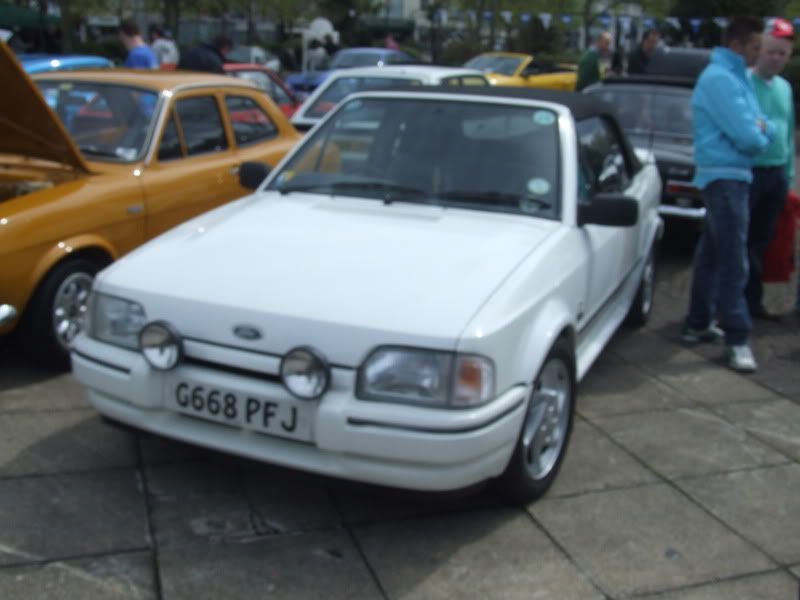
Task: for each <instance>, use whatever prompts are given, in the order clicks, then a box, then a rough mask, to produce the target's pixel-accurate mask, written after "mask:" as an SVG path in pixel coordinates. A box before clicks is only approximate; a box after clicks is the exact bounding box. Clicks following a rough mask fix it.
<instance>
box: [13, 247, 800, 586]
mask: <svg viewBox="0 0 800 600" xmlns="http://www.w3.org/2000/svg"><path fill="white" fill-rule="evenodd" d="M673 238H674V236H673ZM690 267H691V254H690V250H689V248H688V245H687V244H686V243H680V240H678V241H677V242H676V241H675V239H672V240H670V239H668V240H667V243H666V244H665V246H664V250H663V252H662V254H661V257H660V260H659V268H660V273H659V277H660V279H659V283H658V293H657V305H656V308H655V314H654V317H653V319H652V321H651V323H650V324H649V326H648V327H647V328H645V329H643V330H639V331H631V330H625V329H623V330H621V331H620V332H619V333H618V334H617V335H616V337H615V338H614V340H613V342H612V344H611V346H610V347H609V348H608V349H607V351H606V352H605V353H604V354H603V355H602V357H601V359H600V360H599V362H598V363H596V364H595V366H594V367H593V368H592V369H591V371H590V372H589V374H588V376H587V377H586V379H585V380H584V381H583V383H582V384H581V386H580V393H579V399H578V415H577V418H576V422H575V430H574V433H573V437H572V442H571V446H570V448H569V452H568V454H567V459H566V462H565V464H564V467H563V469H562V471H561V474H560V475H559V478H558V480H557V482H556V484H555V485H554V487H553V488H552V490H551V491H550V493H549V494H548V495H547V496H546V497H545V498H543V499H542V500H540V501H539V502H537V503H535V504H532V505H530V506H528V507H517V506H512V505H509V504H508V503H506V502H505V501H503V500H502V499H501V498H499V497H497V496H496V495H495V494H494V493H493V492H492V490H491V488H487V489H484V490H483V491H480V490H478V491H473V493H470V494H449V495H428V494H415V493H409V492H402V491H397V490H389V489H384V488H377V487H372V486H367V485H362V484H355V483H351V482H346V481H339V480H333V479H328V478H323V477H317V476H312V475H307V474H302V473H298V472H293V471H289V470H285V469H279V468H275V467H272V466H269V465H263V464H259V463H255V462H252V461H247V460H242V459H238V458H235V457H230V456H225V455H221V454H216V453H210V452H207V451H204V450H201V449H198V448H194V447H191V446H187V445H183V444H179V443H173V442H170V441H167V440H161V439H157V438H153V437H148V436H137V435H133V434H130V433H127V432H123V431H120V430H118V429H115V428H112V427H109V426H106V425H104V424H102V423H101V422H100V420H99V419H98V417H97V415H96V414H95V412H94V411H93V410H92V409H90V408H89V407H88V405H87V403H86V401H85V399H84V396H83V391H82V389H81V387H80V386H79V385H78V384H77V383H76V382H75V381H74V380H73V379H72V377H71V376H70V375H69V374H58V373H50V372H45V371H41V370H37V369H35V368H33V367H30V366H28V365H26V364H25V363H24V362H23V361H22V360H21V359H20V358H19V357H18V356H17V354H18V350H17V349H16V347H15V346H14V345H12V344H6V345H5V347H3V348H2V349H0V598H2V599H3V600H22V599H24V600H40V599H41V600H45V599H47V600H50V599H54V598H58V599H61V598H65V599H88V598H110V599H131V600H132V599H146V600H151V599H164V600H175V599H184V598H185V599H193V600H201V599H205V598H208V599H213V600H219V599H221V598H237V599H238V598H248V599H249V598H257V599H262V598H270V599H287V600H296V599H300V600H302V599H306V598H309V599H311V598H320V599H325V600H337V599H345V598H348V599H362V598H363V599H372V598H375V599H392V600H400V599H412V598H414V599H459V600H460V599H467V598H475V599H491V598H498V599H504V600H505V599H517V598H519V599H536V600H543V599H553V600H590V599H604V598H605V599H622V598H657V599H661V600H677V599H685V600H701V599H703V600H738V599H743V600H797V599H798V588H799V584H798V581H799V580H800V368H798V366H799V365H800V322H798V319H797V317H796V316H795V315H787V316H786V317H785V318H784V319H783V321H782V322H780V323H772V322H760V321H759V322H757V323H756V331H755V339H754V351H755V353H756V357H757V359H758V360H759V362H760V363H761V369H760V370H759V371H758V373H756V374H755V375H752V376H743V375H739V374H736V373H734V372H732V371H730V370H728V369H727V368H726V367H725V366H724V363H723V360H722V356H723V349H722V347H720V346H717V347H713V346H710V347H697V348H686V347H684V346H682V345H681V344H680V343H679V342H678V331H679V326H680V320H681V318H682V316H683V314H684V311H685V309H686V298H687V297H688V284H689V276H690V273H691V268H690ZM788 289H789V288H788V287H780V286H779V287H778V288H775V289H772V290H771V291H770V293H771V294H772V297H771V301H772V302H773V303H781V302H784V300H785V299H786V298H785V295H786V294H787V293H788V292H787V290H788Z"/></svg>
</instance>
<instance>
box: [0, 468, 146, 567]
mask: <svg viewBox="0 0 800 600" xmlns="http://www.w3.org/2000/svg"><path fill="white" fill-rule="evenodd" d="M148 543H149V542H148V536H147V515H146V512H145V504H144V497H143V494H142V491H141V482H140V481H139V479H138V477H137V474H136V472H135V471H133V470H129V469H123V470H114V471H93V472H90V473H74V474H69V475H47V476H42V477H19V478H15V479H6V480H0V565H10V564H20V563H30V562H41V561H45V560H54V559H61V558H73V557H79V556H85V555H88V554H94V555H99V554H102V553H119V552H121V551H128V550H141V549H145V548H147V547H148Z"/></svg>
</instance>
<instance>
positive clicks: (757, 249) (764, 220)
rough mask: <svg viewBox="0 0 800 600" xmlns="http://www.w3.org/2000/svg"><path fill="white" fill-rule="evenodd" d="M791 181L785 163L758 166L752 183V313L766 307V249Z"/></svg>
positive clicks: (749, 247)
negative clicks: (764, 304)
mask: <svg viewBox="0 0 800 600" xmlns="http://www.w3.org/2000/svg"><path fill="white" fill-rule="evenodd" d="M788 192H789V181H788V179H787V178H786V168H785V167H782V166H781V167H754V168H753V182H752V183H751V184H750V229H749V231H748V235H747V257H748V260H749V261H750V277H749V279H748V281H747V287H746V288H745V297H746V298H747V305H748V306H749V307H750V314H756V313H759V312H763V311H764V306H763V304H762V303H763V300H764V299H763V296H764V285H763V284H762V282H761V277H762V274H763V272H764V265H763V257H764V252H765V251H766V249H767V246H769V243H770V242H771V241H772V237H773V236H774V235H775V226H776V225H777V223H778V217H779V216H780V214H781V211H782V210H783V206H784V204H785V203H786V194H788Z"/></svg>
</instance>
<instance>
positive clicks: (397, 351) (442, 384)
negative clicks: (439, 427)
mask: <svg viewBox="0 0 800 600" xmlns="http://www.w3.org/2000/svg"><path fill="white" fill-rule="evenodd" d="M356 394H357V396H358V397H359V398H363V399H365V400H379V401H387V402H403V403H408V404H424V405H428V406H434V407H441V408H446V407H468V406H475V405H477V404H482V403H484V402H487V401H488V400H490V399H491V398H492V397H493V395H494V366H493V365H492V363H491V361H490V360H488V359H486V358H484V357H481V356H474V355H458V354H454V353H452V352H440V351H435V350H421V349H416V348H400V347H383V348H378V349H377V350H375V351H374V352H373V353H372V354H370V356H369V357H368V358H367V360H366V361H365V362H364V364H363V365H362V367H361V369H360V371H359V376H358V384H357V390H356Z"/></svg>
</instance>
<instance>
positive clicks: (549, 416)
mask: <svg viewBox="0 0 800 600" xmlns="http://www.w3.org/2000/svg"><path fill="white" fill-rule="evenodd" d="M571 388H572V383H571V381H570V377H569V371H568V369H567V365H566V364H564V362H563V361H562V360H560V359H557V358H551V359H550V360H548V361H547V363H546V364H545V365H544V367H543V368H542V371H541V373H540V374H539V377H538V378H537V379H536V381H535V382H534V384H533V392H532V393H531V400H530V405H529V407H528V415H527V417H526V421H525V428H524V430H523V434H522V447H523V450H524V456H525V464H526V466H527V468H528V473H529V474H530V476H531V477H532V478H533V479H544V478H545V477H547V476H548V475H549V474H550V472H551V471H552V470H553V467H555V465H556V462H558V457H559V456H560V455H561V452H562V450H563V448H564V441H565V438H566V436H567V427H568V423H569V414H570V410H571V406H570V404H571V402H572V389H571Z"/></svg>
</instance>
